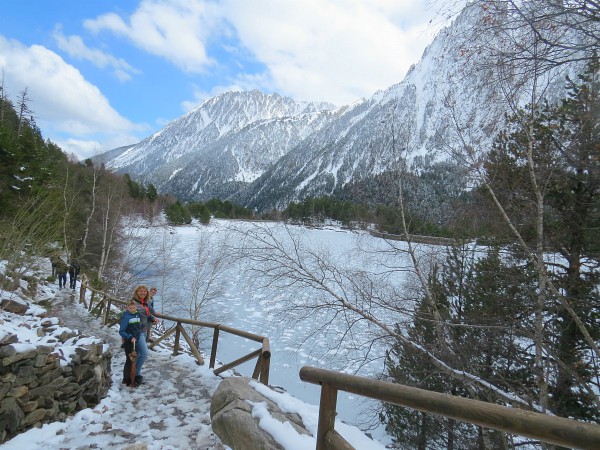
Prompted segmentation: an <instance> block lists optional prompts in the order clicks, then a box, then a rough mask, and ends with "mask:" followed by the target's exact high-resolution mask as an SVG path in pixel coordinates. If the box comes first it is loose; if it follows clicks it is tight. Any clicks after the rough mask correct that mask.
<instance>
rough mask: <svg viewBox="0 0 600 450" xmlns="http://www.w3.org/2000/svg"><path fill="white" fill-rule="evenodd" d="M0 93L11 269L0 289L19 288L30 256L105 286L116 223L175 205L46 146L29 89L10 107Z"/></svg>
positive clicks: (3, 205)
mask: <svg viewBox="0 0 600 450" xmlns="http://www.w3.org/2000/svg"><path fill="white" fill-rule="evenodd" d="M0 93H1V94H2V95H1V96H0V161H1V162H2V163H1V164H0V259H1V260H6V261H7V262H8V270H9V271H11V277H9V278H6V277H4V276H2V278H1V279H0V287H2V288H3V289H10V284H11V283H18V282H19V280H20V278H21V277H22V276H24V274H25V272H26V271H27V268H28V267H29V265H30V264H31V258H30V257H31V256H32V255H38V256H39V255H45V256H48V257H49V256H59V257H61V258H62V259H63V260H64V261H65V262H67V260H71V259H76V260H78V261H79V263H80V265H81V267H82V270H84V272H85V273H86V274H87V275H88V276H90V277H91V278H92V279H93V280H94V282H96V283H98V284H99V285H102V284H103V283H106V282H107V280H109V279H110V271H111V270H113V268H114V267H113V265H114V264H115V263H116V261H117V260H118V257H119V240H120V239H123V238H124V236H122V234H121V223H120V222H121V221H120V219H121V217H123V216H126V215H128V214H132V213H138V214H142V215H143V216H144V217H146V218H148V219H152V218H153V217H154V216H156V214H158V213H159V212H160V211H161V210H162V209H163V207H164V204H165V203H167V202H173V201H174V200H173V199H169V198H166V197H164V196H159V195H158V194H157V193H156V189H154V187H153V186H152V185H149V186H143V185H140V184H139V183H137V182H135V181H133V180H131V179H130V178H129V177H128V176H119V175H115V174H112V173H111V172H109V171H108V170H106V169H105V168H104V167H103V166H102V165H94V164H93V163H92V161H91V160H89V159H88V160H85V161H83V162H77V161H75V159H74V158H70V157H69V156H68V155H66V154H65V153H64V152H63V151H62V150H61V149H60V147H58V146H57V145H56V144H54V143H52V142H51V141H49V140H44V138H43V136H42V133H41V131H40V130H39V128H38V127H37V125H36V123H35V114H34V112H33V111H31V110H30V107H29V102H30V99H29V98H28V95H27V89H25V90H24V91H23V92H21V93H20V94H19V96H18V101H17V102H16V105H13V103H12V102H11V101H10V100H9V99H8V98H7V95H6V87H5V86H2V89H0Z"/></svg>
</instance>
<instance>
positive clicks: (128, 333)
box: [119, 310, 142, 342]
mask: <svg viewBox="0 0 600 450" xmlns="http://www.w3.org/2000/svg"><path fill="white" fill-rule="evenodd" d="M141 333H142V321H141V318H140V315H139V313H137V312H136V313H135V314H131V313H130V312H129V311H127V310H125V311H124V312H123V317H121V325H120V327H119V334H120V335H121V337H122V338H123V339H125V340H126V341H127V342H129V341H131V338H135V339H136V340H138V339H139V338H140V334H141Z"/></svg>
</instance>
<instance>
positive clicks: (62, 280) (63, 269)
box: [56, 258, 69, 289]
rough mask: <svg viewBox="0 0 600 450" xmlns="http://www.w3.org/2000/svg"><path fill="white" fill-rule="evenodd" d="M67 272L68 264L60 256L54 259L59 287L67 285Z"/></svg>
mask: <svg viewBox="0 0 600 450" xmlns="http://www.w3.org/2000/svg"><path fill="white" fill-rule="evenodd" d="M68 272H69V266H68V265H67V263H66V262H64V261H63V260H62V258H58V259H57V260H56V275H57V276H58V287H59V288H60V289H62V288H64V287H65V288H66V287H67V273H68Z"/></svg>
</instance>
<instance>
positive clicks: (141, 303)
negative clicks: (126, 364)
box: [132, 285, 158, 384]
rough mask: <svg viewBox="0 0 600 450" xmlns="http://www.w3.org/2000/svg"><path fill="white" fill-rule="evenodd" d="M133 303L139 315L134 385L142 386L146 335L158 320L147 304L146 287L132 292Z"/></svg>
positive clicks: (148, 297)
mask: <svg viewBox="0 0 600 450" xmlns="http://www.w3.org/2000/svg"><path fill="white" fill-rule="evenodd" d="M132 300H133V301H135V302H136V303H137V310H138V313H139V315H140V324H141V329H140V338H139V340H138V341H137V345H136V351H137V353H138V357H137V367H136V371H135V375H136V376H135V384H142V383H143V379H144V377H143V376H142V366H143V365H144V361H146V358H147V357H148V345H147V343H146V334H147V333H148V330H149V329H150V327H151V326H152V325H153V324H155V323H158V319H157V318H156V317H154V308H153V307H152V306H151V305H150V304H149V301H150V292H148V288H147V287H146V286H143V285H142V286H138V287H137V288H135V291H134V292H133V298H132Z"/></svg>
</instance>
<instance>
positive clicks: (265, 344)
mask: <svg viewBox="0 0 600 450" xmlns="http://www.w3.org/2000/svg"><path fill="white" fill-rule="evenodd" d="M86 289H89V290H90V291H91V292H92V296H91V298H90V303H89V305H86V307H87V308H88V310H89V311H93V310H96V309H97V310H98V315H99V317H102V321H103V323H104V324H107V323H108V321H109V311H110V309H111V305H112V304H118V305H122V306H126V305H127V302H126V301H123V300H119V299H117V298H114V297H111V296H110V295H108V294H106V293H105V292H103V291H100V290H98V289H95V288H93V287H91V286H90V285H89V284H88V281H87V277H85V275H83V276H82V282H81V289H80V293H79V302H80V303H83V304H84V305H85V304H86V302H85V291H86ZM95 294H99V295H101V296H102V299H101V300H100V301H99V302H98V303H97V304H96V305H95V306H93V303H94V296H95ZM154 315H155V316H156V317H157V318H159V319H163V320H168V321H171V322H175V326H174V327H173V328H171V329H169V330H167V331H166V332H165V333H164V334H163V335H162V336H160V337H159V338H158V339H156V340H155V341H154V342H153V343H152V344H151V345H150V346H149V347H150V348H154V347H155V346H156V345H158V344H159V343H160V342H162V341H163V340H165V338H167V337H168V336H171V335H172V334H173V333H175V343H174V346H173V354H174V355H177V354H178V353H179V340H180V336H183V338H184V339H185V340H186V342H187V344H188V345H189V347H190V351H191V352H192V354H193V355H194V357H195V358H196V360H197V361H198V363H199V364H200V365H203V364H204V359H203V358H202V355H201V354H200V351H199V350H198V349H197V348H196V346H195V345H194V343H193V341H192V339H191V338H190V337H189V336H188V334H187V332H186V330H185V328H183V326H182V324H187V325H194V326H199V327H204V328H212V329H214V335H213V342H212V347H211V356H210V365H209V367H210V368H211V369H213V368H214V366H215V361H216V354H217V347H218V340H219V331H224V332H226V333H229V334H233V335H235V336H239V337H243V338H246V339H250V340H252V341H256V342H260V343H261V348H259V349H258V350H256V351H253V352H252V353H250V354H248V355H245V356H242V357H241V358H238V359H237V360H235V361H233V362H231V363H228V364H225V365H223V366H222V367H220V368H219V369H217V370H214V373H215V374H219V373H221V372H223V371H224V370H227V369H230V368H233V367H236V366H238V365H240V364H242V363H244V362H246V361H248V360H250V359H252V358H254V357H256V358H257V366H256V368H255V370H254V372H253V375H252V377H253V378H255V379H257V380H259V381H260V382H261V383H263V384H268V383H269V368H270V359H271V347H270V344H269V338H267V337H265V336H259V335H257V334H254V333H249V332H247V331H244V330H238V329H237V328H232V327H229V326H227V325H223V324H220V323H213V322H204V321H201V320H193V319H185V318H180V317H173V316H169V315H166V314H159V313H155V314H154Z"/></svg>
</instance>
